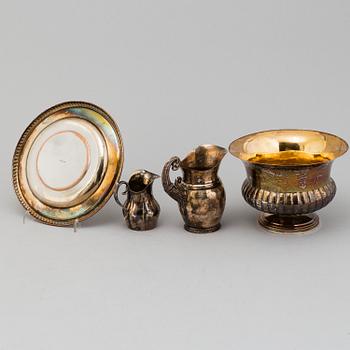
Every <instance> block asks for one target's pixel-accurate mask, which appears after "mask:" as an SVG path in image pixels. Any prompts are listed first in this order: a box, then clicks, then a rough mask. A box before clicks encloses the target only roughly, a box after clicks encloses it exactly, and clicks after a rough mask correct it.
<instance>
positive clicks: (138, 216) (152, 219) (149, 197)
mask: <svg viewBox="0 0 350 350" xmlns="http://www.w3.org/2000/svg"><path fill="white" fill-rule="evenodd" d="M157 178H159V175H156V174H153V173H151V172H149V171H147V170H138V171H136V172H134V173H133V174H132V175H131V177H130V179H129V182H125V181H120V182H119V183H118V185H117V187H116V191H115V194H114V198H115V200H116V202H117V203H118V204H119V205H120V206H121V207H122V209H123V215H124V219H125V222H126V223H127V225H128V227H129V228H130V229H132V230H137V231H146V230H151V229H153V228H155V227H156V226H157V222H158V217H159V214H160V207H159V204H158V202H157V201H156V199H155V198H154V196H153V193H152V186H153V181H154V180H155V179H157ZM122 185H124V186H125V190H124V191H123V192H122V194H126V195H127V197H126V200H125V202H124V204H123V203H122V202H121V201H120V200H119V195H118V191H119V188H120V187H121V186H122Z"/></svg>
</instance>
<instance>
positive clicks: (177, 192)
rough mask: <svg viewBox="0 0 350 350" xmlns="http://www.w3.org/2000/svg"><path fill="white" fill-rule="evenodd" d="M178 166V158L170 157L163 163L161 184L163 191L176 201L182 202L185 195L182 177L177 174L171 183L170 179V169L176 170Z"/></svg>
mask: <svg viewBox="0 0 350 350" xmlns="http://www.w3.org/2000/svg"><path fill="white" fill-rule="evenodd" d="M179 168H180V158H179V157H172V158H170V160H169V161H168V162H167V163H165V165H164V168H163V171H162V184H163V188H164V191H165V192H166V193H167V194H168V195H169V196H170V197H171V198H173V199H175V200H176V201H177V202H182V201H183V200H184V197H185V187H184V185H183V181H182V177H181V176H178V177H177V178H176V180H175V182H174V183H173V182H172V181H171V179H170V170H173V171H176V170H178V169H179Z"/></svg>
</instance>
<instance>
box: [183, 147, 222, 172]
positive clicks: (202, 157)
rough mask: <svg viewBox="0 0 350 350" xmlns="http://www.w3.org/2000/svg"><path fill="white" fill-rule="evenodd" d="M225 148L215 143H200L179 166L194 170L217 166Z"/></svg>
mask: <svg viewBox="0 0 350 350" xmlns="http://www.w3.org/2000/svg"><path fill="white" fill-rule="evenodd" d="M226 153H227V150H226V148H224V147H221V146H217V145H209V144H207V145H200V146H198V147H197V148H196V149H194V150H193V151H191V152H190V153H189V154H188V155H187V156H186V157H185V158H184V159H183V160H182V161H181V164H180V165H181V167H182V168H184V169H186V168H188V169H195V170H209V169H211V168H216V167H219V165H220V162H221V161H222V159H223V158H224V156H225V155H226Z"/></svg>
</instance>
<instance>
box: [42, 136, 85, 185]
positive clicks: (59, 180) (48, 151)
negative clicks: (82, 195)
mask: <svg viewBox="0 0 350 350" xmlns="http://www.w3.org/2000/svg"><path fill="white" fill-rule="evenodd" d="M36 167H37V173H38V176H39V178H40V180H41V182H42V183H43V185H45V186H46V187H48V188H50V189H52V190H56V191H63V190H66V189H69V188H71V187H73V186H75V185H76V184H77V183H78V182H79V181H80V180H81V179H82V178H83V177H84V175H85V174H86V172H87V170H88V167H89V151H88V145H87V142H86V140H85V138H84V137H83V136H82V135H81V134H80V133H78V132H76V131H73V130H72V131H71V130H67V131H61V132H57V133H56V134H53V135H51V136H50V137H49V138H48V139H47V140H46V141H45V142H44V143H43V145H42V147H41V148H40V150H39V153H38V156H37V161H36Z"/></svg>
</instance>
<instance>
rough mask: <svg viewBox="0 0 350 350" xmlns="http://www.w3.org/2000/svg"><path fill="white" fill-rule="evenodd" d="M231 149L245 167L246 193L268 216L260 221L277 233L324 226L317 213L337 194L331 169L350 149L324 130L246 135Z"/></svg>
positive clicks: (257, 207) (255, 205)
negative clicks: (334, 162) (319, 224)
mask: <svg viewBox="0 0 350 350" xmlns="http://www.w3.org/2000/svg"><path fill="white" fill-rule="evenodd" d="M229 150H230V153H231V154H232V155H234V156H235V157H238V158H239V159H241V160H242V161H243V163H244V165H245V168H246V171H247V178H246V180H245V181H244V183H243V186H242V194H243V197H244V199H245V200H246V201H247V203H249V204H250V205H251V206H253V207H254V208H256V209H258V210H260V211H262V212H263V213H262V214H261V215H260V216H259V219H258V221H259V223H260V224H261V225H262V226H263V227H265V228H267V229H269V230H271V231H275V232H283V233H295V232H303V231H307V230H310V229H313V228H315V227H316V226H317V225H318V223H319V218H318V216H317V214H315V213H314V212H315V211H317V210H319V209H321V208H323V207H325V206H326V205H327V204H328V203H329V202H330V201H331V200H332V199H333V197H334V195H335V192H336V185H335V182H334V180H333V179H332V178H331V177H330V172H331V166H332V164H333V161H334V160H335V159H336V158H338V157H340V156H341V155H343V154H344V153H345V152H346V151H347V150H348V145H347V143H346V142H345V141H344V140H342V139H341V138H339V137H338V136H335V135H332V134H328V133H325V132H320V131H313V130H271V131H262V132H258V133H254V134H250V135H247V136H243V137H241V138H239V139H238V140H235V141H233V142H232V143H231V145H230V147H229Z"/></svg>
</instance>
